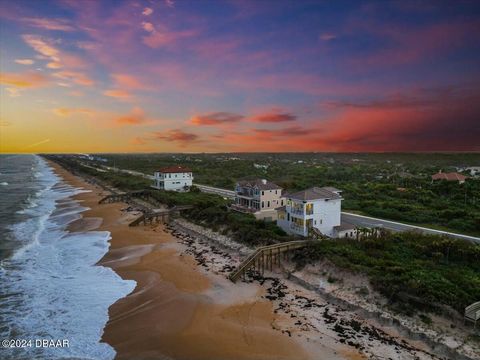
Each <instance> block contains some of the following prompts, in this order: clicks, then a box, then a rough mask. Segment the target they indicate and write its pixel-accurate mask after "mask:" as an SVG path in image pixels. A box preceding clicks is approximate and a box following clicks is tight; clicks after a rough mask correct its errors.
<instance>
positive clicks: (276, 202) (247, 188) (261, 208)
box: [231, 179, 284, 220]
mask: <svg viewBox="0 0 480 360" xmlns="http://www.w3.org/2000/svg"><path fill="white" fill-rule="evenodd" d="M281 197H282V188H281V187H280V186H278V185H277V184H275V183H273V182H271V181H268V180H266V179H254V180H241V181H238V182H237V184H236V186H235V203H234V204H233V205H232V206H231V208H232V209H233V210H236V211H240V212H246V213H251V214H253V215H255V217H256V218H257V219H263V220H276V219H277V211H276V208H277V207H279V206H282V205H284V203H283V200H282V199H281Z"/></svg>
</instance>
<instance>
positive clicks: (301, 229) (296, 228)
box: [290, 223, 305, 234]
mask: <svg viewBox="0 0 480 360" xmlns="http://www.w3.org/2000/svg"><path fill="white" fill-rule="evenodd" d="M290 229H292V230H294V231H297V232H300V233H302V234H303V233H304V232H305V225H299V224H295V223H291V224H290Z"/></svg>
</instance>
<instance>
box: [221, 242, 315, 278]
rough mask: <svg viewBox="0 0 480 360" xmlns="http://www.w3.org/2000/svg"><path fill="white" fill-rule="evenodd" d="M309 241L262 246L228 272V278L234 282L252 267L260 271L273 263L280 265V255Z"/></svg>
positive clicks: (271, 266) (305, 244)
mask: <svg viewBox="0 0 480 360" xmlns="http://www.w3.org/2000/svg"><path fill="white" fill-rule="evenodd" d="M309 243H311V240H299V241H289V242H284V243H280V244H274V245H268V246H262V247H260V248H258V249H257V250H255V251H254V252H253V253H252V254H250V255H249V256H248V257H247V258H246V259H245V260H243V261H242V263H241V264H240V265H239V266H238V267H237V269H236V270H235V271H234V272H233V273H231V274H230V276H229V279H230V280H231V281H233V282H236V281H237V280H238V279H239V278H240V277H241V276H242V275H243V276H244V277H245V274H246V272H247V270H248V269H250V268H254V269H258V270H260V271H261V272H262V273H263V272H264V271H265V268H267V269H268V268H269V269H270V270H272V269H273V265H274V264H278V265H280V260H281V255H282V254H283V255H286V253H287V252H288V251H291V250H296V249H300V248H303V247H305V246H307V245H308V244H309Z"/></svg>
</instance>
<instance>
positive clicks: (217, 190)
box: [193, 184, 235, 199]
mask: <svg viewBox="0 0 480 360" xmlns="http://www.w3.org/2000/svg"><path fill="white" fill-rule="evenodd" d="M193 185H195V186H196V187H198V188H199V189H200V191H201V192H205V193H209V194H216V195H220V196H224V197H226V198H229V199H234V198H235V191H233V190H228V189H221V188H217V187H213V186H208V185H201V184H193Z"/></svg>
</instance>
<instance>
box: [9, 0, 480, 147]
mask: <svg viewBox="0 0 480 360" xmlns="http://www.w3.org/2000/svg"><path fill="white" fill-rule="evenodd" d="M0 22H1V28H0V51H1V52H0V56H1V60H0V71H1V81H0V83H1V85H0V87H1V95H0V151H1V152H33V153H40V152H88V153H90V152H204V151H205V152H224V151H232V152H237V151H480V1H475V0H473V1H456V0H455V1H454V0H452V1H441V0H438V1H437V0H434V1H430V2H429V1H371V2H362V1H307V0H302V1H293V0H292V1H281V0H275V1H273V0H272V1H268V0H264V1H248V0H238V1H237V0H225V1H214V0H194V1H182V0H155V1H154V0H150V1H149V0H143V1H141V0H136V1H123V2H121V1H104V0H102V1H89V0H84V1H80V0H76V1H74V0H70V1H69V0H59V1H43V0H42V1H22V0H16V1H7V0H0Z"/></svg>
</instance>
